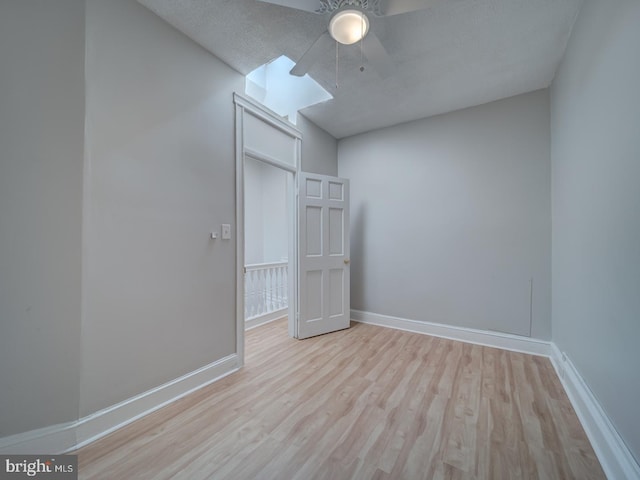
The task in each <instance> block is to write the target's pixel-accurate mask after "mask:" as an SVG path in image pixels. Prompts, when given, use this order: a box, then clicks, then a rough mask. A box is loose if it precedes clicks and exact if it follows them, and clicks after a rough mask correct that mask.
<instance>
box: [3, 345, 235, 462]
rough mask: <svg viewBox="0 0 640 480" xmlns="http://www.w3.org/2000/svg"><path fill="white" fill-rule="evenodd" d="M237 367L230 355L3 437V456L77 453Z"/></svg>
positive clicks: (218, 378)
mask: <svg viewBox="0 0 640 480" xmlns="http://www.w3.org/2000/svg"><path fill="white" fill-rule="evenodd" d="M238 368H239V362H238V356H237V355H236V354H232V355H229V356H227V357H224V358H221V359H220V360H218V361H216V362H213V363H211V364H209V365H205V366H204V367H201V368H199V369H197V370H194V371H193V372H190V373H187V374H186V375H183V376H182V377H179V378H176V379H174V380H171V381H170V382H167V383H165V384H164V385H160V386H159V387H156V388H153V389H151V390H149V391H147V392H144V393H141V394H140V395H136V396H135V397H131V398H129V399H127V400H125V401H123V402H120V403H118V404H116V405H112V406H111V407H108V408H105V409H104V410H100V411H98V412H96V413H93V414H91V415H88V416H86V417H84V418H81V419H80V420H78V421H75V422H69V423H63V424H59V425H52V426H50V427H46V428H42V429H38V430H32V431H30V432H25V433H20V434H17V435H12V436H10V437H5V438H2V439H0V454H11V453H14V454H42V453H50V454H59V453H66V452H70V451H73V450H76V449H78V448H80V447H83V446H84V445H87V444H89V443H91V442H94V441H95V440H98V439H99V438H102V437H104V436H105V435H108V434H109V433H111V432H113V431H115V430H117V429H119V428H121V427H124V426H125V425H128V424H129V423H131V422H134V421H135V420H138V419H139V418H142V417H143V416H145V415H148V414H149V413H152V412H154V411H156V410H158V409H159V408H162V407H164V406H165V405H168V404H170V403H172V402H174V401H176V400H178V399H179V398H182V397H184V396H185V395H189V394H190V393H192V392H194V391H196V390H198V389H200V388H202V387H205V386H207V385H209V384H211V383H213V382H215V381H217V380H220V379H221V378H223V377H226V376H227V375H229V374H231V373H233V372H235V371H237V370H238Z"/></svg>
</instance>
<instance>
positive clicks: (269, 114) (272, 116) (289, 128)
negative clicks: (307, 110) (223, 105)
mask: <svg viewBox="0 0 640 480" xmlns="http://www.w3.org/2000/svg"><path fill="white" fill-rule="evenodd" d="M233 101H234V102H235V104H236V105H238V106H239V107H241V108H242V109H243V110H246V111H247V112H249V113H250V114H251V115H253V116H254V117H257V118H259V119H260V120H262V121H263V122H265V123H266V124H268V125H271V126H272V127H274V128H277V129H278V130H280V131H281V132H283V133H286V134H287V135H289V136H290V137H293V138H302V133H300V131H299V130H298V129H297V128H296V127H295V125H293V124H292V123H289V122H288V121H286V120H285V119H284V118H282V117H281V116H280V115H278V114H277V113H276V112H274V111H273V110H271V109H269V108H267V107H265V106H264V105H262V104H260V103H258V102H256V101H255V100H253V99H251V98H249V97H244V96H242V95H240V94H239V93H234V94H233Z"/></svg>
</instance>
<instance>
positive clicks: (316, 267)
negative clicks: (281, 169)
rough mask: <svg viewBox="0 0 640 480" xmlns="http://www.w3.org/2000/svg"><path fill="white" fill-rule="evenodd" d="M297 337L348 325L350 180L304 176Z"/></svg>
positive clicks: (300, 184) (301, 191)
mask: <svg viewBox="0 0 640 480" xmlns="http://www.w3.org/2000/svg"><path fill="white" fill-rule="evenodd" d="M299 186H300V188H299V197H298V212H299V225H298V228H299V230H298V231H299V238H298V245H299V248H298V254H299V259H298V269H299V273H298V278H299V282H300V285H299V298H300V302H299V307H300V311H299V315H298V338H307V337H312V336H315V335H321V334H323V333H329V332H333V331H336V330H342V329H344V328H349V322H350V304H349V293H350V292H349V289H350V284H349V181H348V180H344V179H341V178H336V177H329V176H326V175H316V174H310V173H300V176H299Z"/></svg>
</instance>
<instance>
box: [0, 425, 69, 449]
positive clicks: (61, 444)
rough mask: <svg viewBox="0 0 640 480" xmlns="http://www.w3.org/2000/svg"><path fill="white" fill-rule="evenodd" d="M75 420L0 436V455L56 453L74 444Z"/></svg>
mask: <svg viewBox="0 0 640 480" xmlns="http://www.w3.org/2000/svg"><path fill="white" fill-rule="evenodd" d="M76 423H77V422H67V423H60V424H58V425H52V426H50V427H44V428H38V429H37V430H30V431H28V432H24V433H18V434H15V435H10V436H8V437H3V438H0V455H26V454H34V455H40V454H45V453H50V454H58V453H62V452H64V451H69V450H71V449H72V448H73V447H74V446H75V444H76V432H75V426H76Z"/></svg>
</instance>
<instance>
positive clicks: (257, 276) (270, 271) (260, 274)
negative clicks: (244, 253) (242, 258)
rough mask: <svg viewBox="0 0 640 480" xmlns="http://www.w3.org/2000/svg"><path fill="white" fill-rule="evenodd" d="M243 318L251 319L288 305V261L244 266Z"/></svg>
mask: <svg viewBox="0 0 640 480" xmlns="http://www.w3.org/2000/svg"><path fill="white" fill-rule="evenodd" d="M244 270H245V274H244V318H245V320H251V319H253V318H257V317H261V316H263V315H267V314H269V313H272V312H276V311H278V310H282V309H284V308H286V307H287V306H288V292H287V290H288V288H287V287H288V285H289V278H288V274H289V272H288V263H287V262H277V263H259V264H254V265H246V266H245V267H244Z"/></svg>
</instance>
